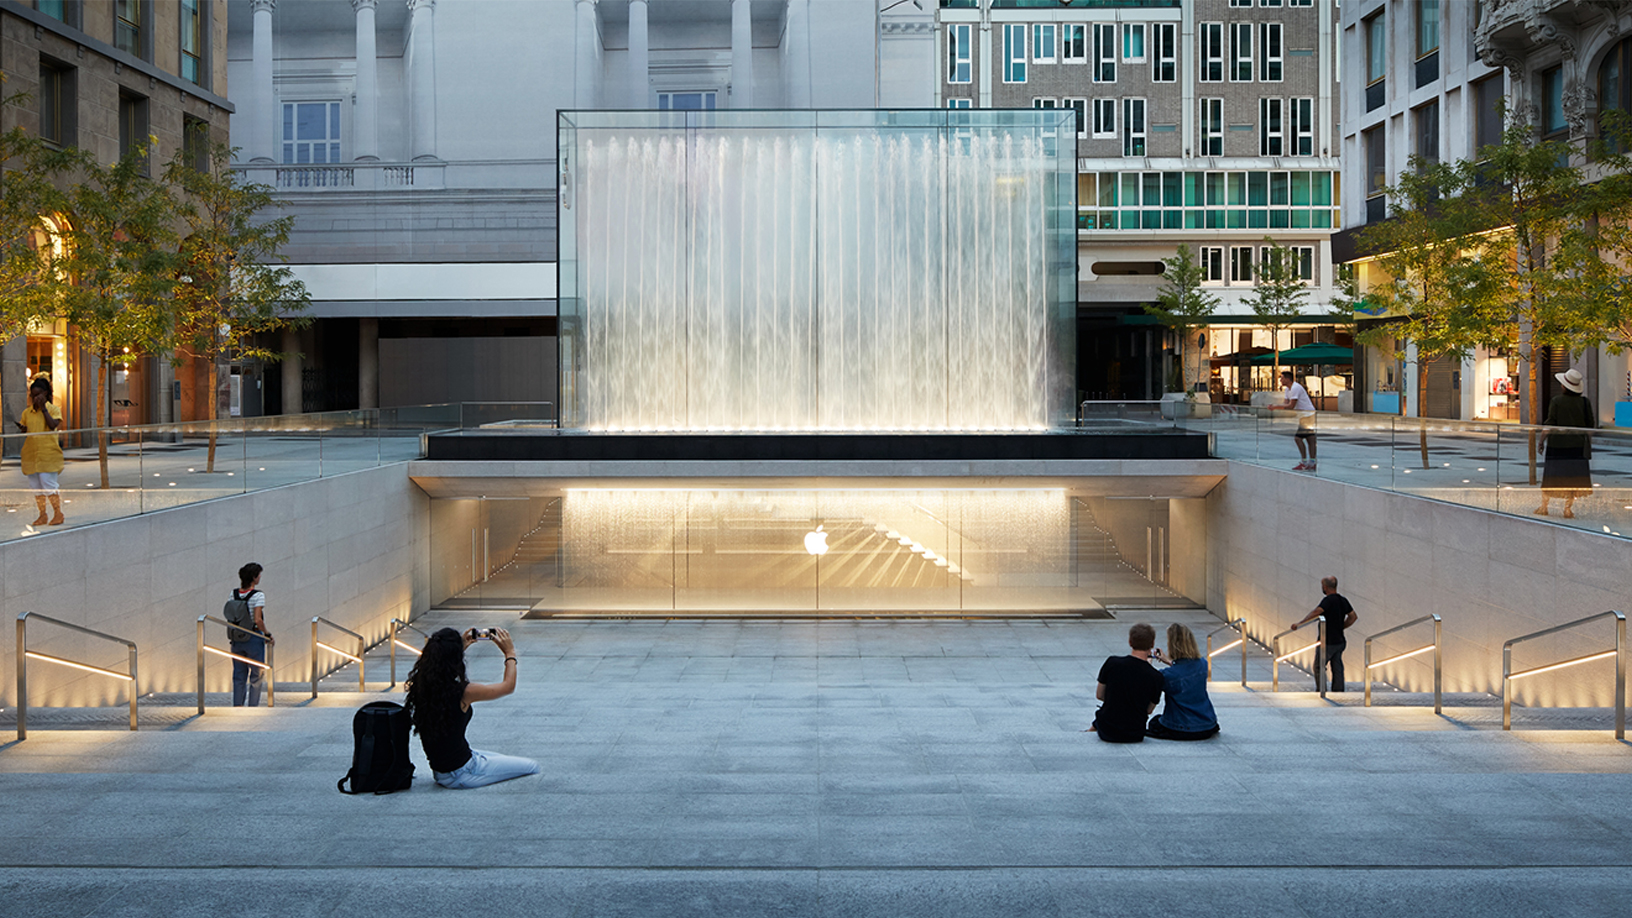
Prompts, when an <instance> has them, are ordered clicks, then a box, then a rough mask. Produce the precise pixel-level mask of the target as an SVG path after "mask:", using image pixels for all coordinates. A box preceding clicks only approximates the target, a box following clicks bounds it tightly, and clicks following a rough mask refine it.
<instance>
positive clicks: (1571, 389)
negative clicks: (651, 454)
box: [1535, 367, 1598, 519]
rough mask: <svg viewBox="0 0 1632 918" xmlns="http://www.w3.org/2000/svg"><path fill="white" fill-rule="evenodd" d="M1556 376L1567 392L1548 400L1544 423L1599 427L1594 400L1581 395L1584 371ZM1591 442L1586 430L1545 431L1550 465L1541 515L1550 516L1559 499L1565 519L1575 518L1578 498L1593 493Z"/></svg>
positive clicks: (1544, 476) (1544, 470)
mask: <svg viewBox="0 0 1632 918" xmlns="http://www.w3.org/2000/svg"><path fill="white" fill-rule="evenodd" d="M1553 378H1554V379H1556V380H1558V382H1559V384H1560V385H1562V386H1563V387H1564V391H1563V392H1560V393H1559V394H1557V395H1555V396H1553V400H1552V401H1551V402H1548V403H1547V419H1546V420H1545V421H1543V422H1542V423H1543V424H1546V425H1547V426H1548V427H1570V428H1578V429H1579V428H1585V429H1588V430H1591V429H1593V428H1595V427H1597V426H1598V415H1597V414H1596V413H1594V412H1593V410H1592V402H1591V401H1590V400H1589V399H1588V398H1587V397H1586V396H1585V395H1582V394H1581V385H1582V382H1583V379H1582V377H1581V371H1580V370H1577V369H1574V368H1573V367H1572V368H1571V369H1570V370H1568V371H1567V372H1564V373H1554V374H1553ZM1591 442H1592V441H1591V440H1590V439H1588V435H1587V434H1585V433H1577V432H1575V431H1570V432H1567V433H1566V432H1559V433H1554V432H1552V431H1550V430H1544V431H1542V432H1541V443H1540V444H1537V445H1538V446H1540V445H1543V444H1544V445H1545V446H1546V448H1547V464H1546V465H1545V466H1543V467H1542V472H1541V506H1539V507H1537V508H1536V511H1535V512H1536V513H1537V514H1538V515H1540V516H1546V515H1547V505H1548V503H1550V502H1551V501H1552V500H1553V498H1558V499H1560V500H1562V501H1564V518H1565V519H1571V518H1573V517H1574V516H1575V510H1574V507H1575V499H1576V498H1578V497H1585V496H1587V495H1589V494H1591V493H1592V468H1591V464H1590V456H1591V453H1590V452H1589V449H1590V444H1591Z"/></svg>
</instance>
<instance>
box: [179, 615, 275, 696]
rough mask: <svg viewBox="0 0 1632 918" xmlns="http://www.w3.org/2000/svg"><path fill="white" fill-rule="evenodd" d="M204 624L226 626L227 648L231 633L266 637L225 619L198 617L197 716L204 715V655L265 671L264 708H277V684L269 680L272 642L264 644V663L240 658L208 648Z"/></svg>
mask: <svg viewBox="0 0 1632 918" xmlns="http://www.w3.org/2000/svg"><path fill="white" fill-rule="evenodd" d="M205 622H215V623H216V624H218V625H226V626H227V646H229V647H230V646H232V632H234V631H242V632H243V633H245V634H251V635H254V636H255V637H258V638H264V637H266V635H264V634H262V633H261V632H259V631H256V630H254V629H253V628H245V627H244V626H243V625H234V624H233V623H232V622H229V621H227V620H226V619H222V618H216V617H215V616H213V615H200V616H199V617H198V713H199V716H201V717H202V716H203V715H204V654H206V653H213V654H215V655H216V656H218V657H226V658H227V659H229V660H237V661H238V662H240V663H248V664H249V665H250V666H254V667H258V668H260V669H264V670H266V674H267V680H266V706H267V707H269V708H275V707H277V706H278V700H277V697H276V692H277V683H276V682H275V681H273V679H272V678H271V676H272V641H271V640H270V639H268V640H267V642H266V661H265V662H262V661H260V660H255V659H251V658H250V657H246V656H241V655H239V654H236V653H228V652H227V651H225V650H219V649H217V648H214V647H210V646H208V645H206V644H205V643H204V623H205Z"/></svg>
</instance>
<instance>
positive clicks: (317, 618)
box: [312, 615, 368, 698]
mask: <svg viewBox="0 0 1632 918" xmlns="http://www.w3.org/2000/svg"><path fill="white" fill-rule="evenodd" d="M319 622H321V623H323V624H325V625H328V626H329V627H330V628H333V629H334V630H336V631H344V632H345V633H347V634H349V635H351V636H352V637H354V638H356V639H357V655H356V656H352V655H351V654H349V653H346V652H345V651H344V650H341V649H340V648H338V647H335V646H334V645H332V644H325V643H323V642H322V641H320V640H318V639H317V626H318V623H319ZM318 648H322V649H323V650H327V651H328V652H330V653H333V654H338V655H340V656H342V657H345V658H346V659H348V660H351V661H352V662H354V663H356V664H357V691H359V692H361V691H363V654H365V653H367V652H368V641H367V639H365V638H364V637H363V636H362V635H360V634H358V633H357V632H355V631H353V630H351V629H350V628H346V627H344V626H341V625H336V624H335V623H334V622H331V621H329V620H328V619H326V618H324V617H323V616H321V615H314V616H312V697H313V698H316V697H317V651H318Z"/></svg>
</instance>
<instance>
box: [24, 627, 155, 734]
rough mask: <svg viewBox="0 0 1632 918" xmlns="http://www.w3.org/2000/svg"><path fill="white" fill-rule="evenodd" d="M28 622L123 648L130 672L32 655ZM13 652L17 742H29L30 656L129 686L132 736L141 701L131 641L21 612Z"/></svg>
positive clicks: (41, 654) (134, 650)
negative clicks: (128, 684) (85, 635)
mask: <svg viewBox="0 0 1632 918" xmlns="http://www.w3.org/2000/svg"><path fill="white" fill-rule="evenodd" d="M30 618H37V619H39V620H40V621H42V622H45V623H46V624H49V625H56V626H57V627H59V628H67V629H68V630H70V631H78V632H79V633H81V634H88V635H90V636H91V637H95V638H101V639H102V640H104V641H112V642H113V643H115V644H123V645H125V648H126V649H127V650H128V651H129V665H130V672H128V673H120V672H115V671H113V670H111V669H104V668H103V667H100V666H92V665H90V664H89V663H78V662H75V661H73V660H66V659H63V658H62V657H55V656H51V655H50V654H43V653H34V652H33V651H31V650H29V649H28V620H29V619H30ZM16 650H17V739H18V740H23V739H27V738H28V658H29V657H30V656H34V657H38V658H39V659H41V660H44V661H46V662H47V663H56V664H58V665H61V666H67V667H71V668H73V669H78V670H83V671H85V672H90V673H99V674H101V675H104V676H109V677H111V678H114V679H119V680H122V681H125V682H129V683H130V729H131V730H132V731H133V732H134V731H135V730H136V728H137V713H138V711H137V708H138V705H139V704H140V699H141V692H140V691H139V690H138V688H137V686H138V680H139V679H140V677H141V674H140V672H139V671H138V670H137V668H136V665H137V654H136V643H135V642H134V641H127V640H125V639H124V638H122V637H114V636H113V635H111V634H107V633H105V632H102V631H96V630H94V629H91V628H86V627H85V626H84V625H76V624H74V623H72V622H65V621H63V620H61V619H57V618H51V617H50V616H48V615H39V614H37V613H34V612H24V613H22V614H20V615H18V616H17V647H16Z"/></svg>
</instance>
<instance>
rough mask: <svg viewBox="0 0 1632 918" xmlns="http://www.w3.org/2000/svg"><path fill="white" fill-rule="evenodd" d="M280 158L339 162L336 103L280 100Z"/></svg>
mask: <svg viewBox="0 0 1632 918" xmlns="http://www.w3.org/2000/svg"><path fill="white" fill-rule="evenodd" d="M665 95H668V94H667V93H665ZM676 95H678V93H676ZM677 107H678V106H677ZM709 107H710V108H712V107H713V106H709ZM283 161H284V162H286V163H337V162H340V103H339V102H285V103H283Z"/></svg>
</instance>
